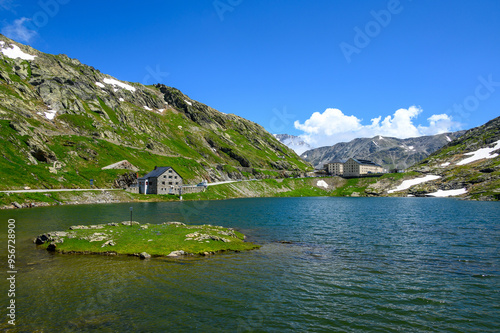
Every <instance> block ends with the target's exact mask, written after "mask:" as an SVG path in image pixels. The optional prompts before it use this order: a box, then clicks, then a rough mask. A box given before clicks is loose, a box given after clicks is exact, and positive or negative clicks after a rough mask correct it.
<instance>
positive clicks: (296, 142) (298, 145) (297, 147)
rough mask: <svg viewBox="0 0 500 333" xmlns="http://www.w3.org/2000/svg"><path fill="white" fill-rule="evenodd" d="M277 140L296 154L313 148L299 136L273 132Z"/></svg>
mask: <svg viewBox="0 0 500 333" xmlns="http://www.w3.org/2000/svg"><path fill="white" fill-rule="evenodd" d="M273 135H274V137H275V138H276V139H278V141H279V142H281V143H282V144H284V145H286V146H287V147H288V148H290V149H293V150H294V151H295V152H296V153H297V154H299V155H300V154H302V153H303V152H305V151H307V150H310V149H313V147H311V146H310V145H309V144H307V143H306V142H304V140H302V139H301V138H300V137H298V136H295V135H290V134H273Z"/></svg>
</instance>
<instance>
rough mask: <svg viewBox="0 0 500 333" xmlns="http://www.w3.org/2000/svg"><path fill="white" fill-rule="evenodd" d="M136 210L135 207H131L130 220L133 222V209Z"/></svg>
mask: <svg viewBox="0 0 500 333" xmlns="http://www.w3.org/2000/svg"><path fill="white" fill-rule="evenodd" d="M133 210H134V207H130V222H132V211H133Z"/></svg>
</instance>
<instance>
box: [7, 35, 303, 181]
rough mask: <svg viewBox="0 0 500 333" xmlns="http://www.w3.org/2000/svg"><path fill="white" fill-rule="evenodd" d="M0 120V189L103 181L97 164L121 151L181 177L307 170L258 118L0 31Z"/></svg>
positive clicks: (144, 166)
mask: <svg viewBox="0 0 500 333" xmlns="http://www.w3.org/2000/svg"><path fill="white" fill-rule="evenodd" d="M0 126H1V133H0V143H2V147H1V148H0V150H1V153H2V155H3V160H2V161H0V173H2V178H6V179H11V180H12V181H7V182H6V183H4V184H2V187H4V188H8V187H12V186H14V187H16V186H21V185H23V184H31V185H34V186H37V185H38V186H45V187H78V186H84V185H86V184H87V181H88V178H92V179H98V180H99V181H100V182H101V183H100V185H101V186H103V185H105V184H107V185H112V183H113V180H114V178H115V177H116V176H117V174H118V171H117V170H114V171H113V170H101V168H102V167H105V166H106V165H109V164H112V163H115V162H118V161H121V160H124V159H127V160H128V161H129V162H130V163H132V164H133V165H135V166H136V167H138V168H139V170H140V171H139V173H145V172H147V171H149V170H151V169H152V168H153V167H154V166H155V165H168V166H173V167H174V168H176V169H177V170H178V171H179V172H180V173H181V174H182V176H183V177H185V178H186V180H188V181H189V180H192V181H198V180H201V179H209V180H218V179H227V178H229V177H238V178H248V177H252V178H254V177H255V178H261V177H276V176H283V175H287V174H292V173H300V172H303V171H304V170H306V169H308V168H310V166H309V165H308V164H307V163H304V161H302V160H301V159H300V158H298V156H297V155H296V154H295V153H294V151H293V150H291V149H289V148H287V147H286V146H285V145H283V144H281V143H280V142H278V141H277V140H276V139H275V138H274V137H273V136H272V135H271V134H269V133H268V132H266V131H265V130H264V128H262V127H261V126H260V125H258V124H255V123H253V122H250V121H248V120H245V119H243V118H241V117H238V116H236V115H232V114H224V113H221V112H219V111H217V110H214V109H213V108H211V107H209V106H207V105H204V104H202V103H199V102H197V101H195V100H192V99H190V98H189V97H188V96H186V95H184V94H183V93H182V92H180V91H179V90H177V89H175V88H171V87H167V86H165V85H161V84H158V85H154V86H144V85H141V84H138V83H130V82H124V81H119V80H117V79H115V78H113V77H111V76H109V75H106V74H103V73H101V72H100V71H99V70H97V69H95V68H93V67H90V66H87V65H84V64H82V63H80V62H79V61H78V60H76V59H71V58H69V57H67V56H65V55H50V54H45V53H42V52H40V51H37V50H35V49H33V48H31V47H29V46H25V45H22V44H18V43H16V42H14V41H12V40H10V39H8V38H6V37H4V36H2V35H0ZM9 174H10V175H11V177H8V175H9ZM26 175H28V176H26Z"/></svg>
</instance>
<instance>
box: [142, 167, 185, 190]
mask: <svg viewBox="0 0 500 333" xmlns="http://www.w3.org/2000/svg"><path fill="white" fill-rule="evenodd" d="M182 185H183V179H182V177H181V175H179V174H178V173H177V172H176V171H175V170H174V169H172V168H171V167H155V169H154V170H153V171H151V172H150V173H148V174H147V175H145V176H144V177H141V178H139V179H138V187H139V193H141V194H180V190H181V188H182Z"/></svg>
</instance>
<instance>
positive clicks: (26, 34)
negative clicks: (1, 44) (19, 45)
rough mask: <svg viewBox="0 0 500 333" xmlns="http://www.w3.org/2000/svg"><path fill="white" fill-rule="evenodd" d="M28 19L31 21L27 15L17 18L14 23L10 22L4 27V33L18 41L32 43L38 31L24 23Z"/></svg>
mask: <svg viewBox="0 0 500 333" xmlns="http://www.w3.org/2000/svg"><path fill="white" fill-rule="evenodd" d="M28 21H30V19H29V18H27V17H22V18H20V19H18V20H15V21H14V23H12V24H8V25H6V26H4V27H3V28H2V34H4V35H5V36H7V37H9V38H11V39H14V40H15V41H18V42H25V43H30V42H31V40H32V39H33V38H34V37H36V36H37V35H38V33H37V32H36V31H35V30H30V29H28V28H27V27H26V26H24V23H25V22H28Z"/></svg>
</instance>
